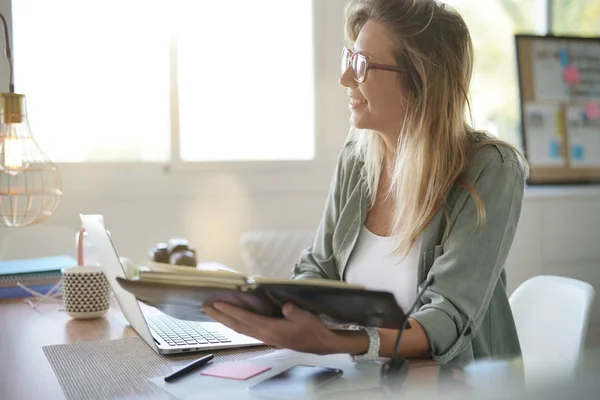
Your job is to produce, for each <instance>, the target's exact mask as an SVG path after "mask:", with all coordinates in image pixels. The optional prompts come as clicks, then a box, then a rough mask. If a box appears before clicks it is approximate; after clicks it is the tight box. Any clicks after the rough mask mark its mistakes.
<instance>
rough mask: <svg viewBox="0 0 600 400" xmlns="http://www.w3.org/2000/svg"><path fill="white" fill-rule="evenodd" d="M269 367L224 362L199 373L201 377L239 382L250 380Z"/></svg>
mask: <svg viewBox="0 0 600 400" xmlns="http://www.w3.org/2000/svg"><path fill="white" fill-rule="evenodd" d="M270 369H271V367H265V366H263V365H257V364H252V363H245V362H224V363H218V364H215V365H213V366H212V367H210V368H206V369H203V370H202V371H200V373H201V374H202V375H206V376H214V377H217V378H228V379H237V380H240V381H243V380H246V379H248V378H252V377H253V376H256V375H258V374H261V373H263V372H265V371H268V370H270Z"/></svg>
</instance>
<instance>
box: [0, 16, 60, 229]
mask: <svg viewBox="0 0 600 400" xmlns="http://www.w3.org/2000/svg"><path fill="white" fill-rule="evenodd" d="M0 19H1V20H2V24H3V26H4V38H5V41H6V58H7V59H8V62H9V68H10V70H9V74H10V86H9V92H8V93H0V226H6V227H23V226H29V225H34V224H37V223H39V222H42V221H44V220H46V219H47V218H48V217H50V216H51V215H52V214H53V213H54V211H56V209H57V208H58V205H59V203H60V200H61V197H62V182H61V178H60V173H59V172H58V169H57V168H56V166H55V165H54V164H53V163H52V162H51V161H50V159H49V158H48V157H47V156H46V154H44V152H43V151H42V149H41V148H40V147H39V146H38V144H37V143H36V141H35V139H34V138H33V136H32V135H31V130H30V129H29V121H28V120H27V108H26V106H25V95H23V94H18V93H15V85H14V79H13V68H14V67H13V59H12V53H11V49H10V40H9V36H8V24H7V23H6V19H5V18H4V16H3V15H2V14H0Z"/></svg>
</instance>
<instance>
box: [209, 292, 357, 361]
mask: <svg viewBox="0 0 600 400" xmlns="http://www.w3.org/2000/svg"><path fill="white" fill-rule="evenodd" d="M203 310H204V312H205V313H206V314H207V315H208V316H209V317H211V318H213V319H215V320H217V321H219V322H221V323H222V324H223V325H225V326H227V327H229V328H231V329H233V330H234V331H236V332H238V333H241V334H243V335H246V336H250V337H253V338H255V339H258V340H260V341H262V342H264V343H265V344H267V345H271V346H276V347H280V348H287V349H291V350H296V351H300V352H304V353H314V354H321V355H322V354H332V353H344V352H345V351H344V350H343V349H341V348H338V347H339V344H340V340H339V337H338V335H337V334H336V333H335V332H333V331H331V330H330V329H329V328H327V326H326V325H325V324H324V323H323V322H322V321H321V320H320V319H319V318H318V317H317V316H315V315H314V314H312V313H309V312H308V311H305V310H303V309H300V308H298V307H296V306H295V305H293V304H290V303H288V304H285V305H284V306H283V308H282V310H281V311H282V313H283V315H284V318H269V317H264V316H262V315H258V314H255V313H252V312H249V311H246V310H244V309H242V308H240V307H237V306H234V305H231V304H228V303H222V302H216V303H214V304H213V305H212V306H204V307H203Z"/></svg>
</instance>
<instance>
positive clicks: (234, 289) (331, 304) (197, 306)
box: [117, 263, 405, 328]
mask: <svg viewBox="0 0 600 400" xmlns="http://www.w3.org/2000/svg"><path fill="white" fill-rule="evenodd" d="M147 266H148V268H147V269H141V270H140V271H139V273H138V276H137V277H135V278H133V279H125V278H121V277H117V282H118V283H119V285H121V287H122V288H123V289H125V290H127V291H128V292H130V293H132V294H133V295H134V296H135V297H136V298H137V299H138V300H140V301H142V302H143V303H146V304H148V305H150V306H153V307H156V308H158V309H159V310H161V311H163V312H165V313H166V314H169V315H171V316H172V317H174V318H179V319H185V320H205V319H206V316H205V315H204V313H203V312H202V309H201V307H202V305H203V304H207V305H210V304H212V303H213V302H215V301H224V302H227V303H231V304H234V305H237V306H239V307H242V308H244V309H246V310H249V311H252V312H255V313H257V314H261V315H264V316H269V317H282V314H281V308H282V307H283V305H284V304H285V303H287V302H291V303H293V304H295V305H296V306H298V307H300V308H303V309H305V310H307V311H310V312H312V313H314V314H316V315H318V316H319V317H321V318H322V319H323V320H324V321H325V322H326V323H328V324H332V325H335V324H337V325H357V326H370V327H382V328H400V327H401V325H402V322H403V320H404V318H405V315H404V312H403V311H402V309H401V308H400V307H399V306H398V304H397V303H396V299H395V297H394V295H393V294H392V293H390V292H384V291H374V290H367V289H365V288H364V287H362V286H359V285H351V284H348V283H346V282H341V281H334V280H327V279H279V278H269V277H260V276H257V277H248V276H246V275H244V274H242V273H240V272H236V271H234V270H210V271H206V270H201V269H196V268H192V267H181V266H175V265H170V264H161V263H148V264H147Z"/></svg>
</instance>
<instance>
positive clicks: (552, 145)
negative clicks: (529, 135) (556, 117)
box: [548, 140, 560, 158]
mask: <svg viewBox="0 0 600 400" xmlns="http://www.w3.org/2000/svg"><path fill="white" fill-rule="evenodd" d="M548 145H549V146H548V155H549V156H550V157H551V158H559V157H560V148H559V146H558V141H556V140H551V141H550V142H549V143H548Z"/></svg>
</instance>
